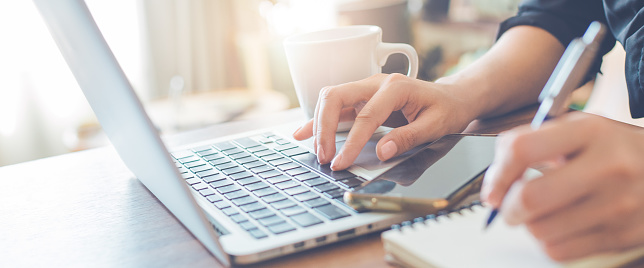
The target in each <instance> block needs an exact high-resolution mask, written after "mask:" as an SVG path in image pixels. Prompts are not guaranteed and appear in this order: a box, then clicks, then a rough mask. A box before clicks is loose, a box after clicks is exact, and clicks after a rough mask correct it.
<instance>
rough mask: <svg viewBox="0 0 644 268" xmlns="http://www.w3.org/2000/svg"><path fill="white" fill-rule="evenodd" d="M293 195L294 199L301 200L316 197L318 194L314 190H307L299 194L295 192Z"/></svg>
mask: <svg viewBox="0 0 644 268" xmlns="http://www.w3.org/2000/svg"><path fill="white" fill-rule="evenodd" d="M293 197H294V198H295V200H297V201H300V202H303V201H307V200H311V199H315V198H318V197H319V195H318V194H316V193H314V192H311V191H307V192H304V193H301V194H296V195H294V196H293Z"/></svg>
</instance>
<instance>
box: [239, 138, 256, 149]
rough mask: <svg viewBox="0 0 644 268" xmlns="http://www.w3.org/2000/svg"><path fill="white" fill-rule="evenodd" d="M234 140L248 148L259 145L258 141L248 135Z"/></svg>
mask: <svg viewBox="0 0 644 268" xmlns="http://www.w3.org/2000/svg"><path fill="white" fill-rule="evenodd" d="M235 142H237V143H238V144H239V145H240V146H241V147H242V148H250V147H255V146H260V145H261V144H260V143H259V142H256V141H254V140H253V139H251V138H248V137H245V138H240V139H236V140H235Z"/></svg>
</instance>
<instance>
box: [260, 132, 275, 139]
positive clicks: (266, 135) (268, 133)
mask: <svg viewBox="0 0 644 268" xmlns="http://www.w3.org/2000/svg"><path fill="white" fill-rule="evenodd" d="M275 136H276V135H275V133H273V132H266V133H263V134H262V137H264V138H270V137H275Z"/></svg>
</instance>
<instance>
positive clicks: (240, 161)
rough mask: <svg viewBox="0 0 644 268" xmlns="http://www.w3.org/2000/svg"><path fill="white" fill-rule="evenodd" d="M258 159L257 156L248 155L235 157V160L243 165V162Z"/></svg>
mask: <svg viewBox="0 0 644 268" xmlns="http://www.w3.org/2000/svg"><path fill="white" fill-rule="evenodd" d="M257 160H259V159H257V158H256V157H254V156H247V157H244V158H238V159H235V161H236V162H237V163H239V164H240V165H243V164H246V163H250V162H255V161H257Z"/></svg>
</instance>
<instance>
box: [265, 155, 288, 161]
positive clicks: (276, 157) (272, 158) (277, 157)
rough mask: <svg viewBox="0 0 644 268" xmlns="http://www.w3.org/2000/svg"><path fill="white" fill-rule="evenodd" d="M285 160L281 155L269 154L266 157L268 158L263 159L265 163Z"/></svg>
mask: <svg viewBox="0 0 644 268" xmlns="http://www.w3.org/2000/svg"><path fill="white" fill-rule="evenodd" d="M283 158H284V157H283V156H281V155H279V154H269V155H266V156H264V157H262V159H264V161H275V160H277V159H283Z"/></svg>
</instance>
